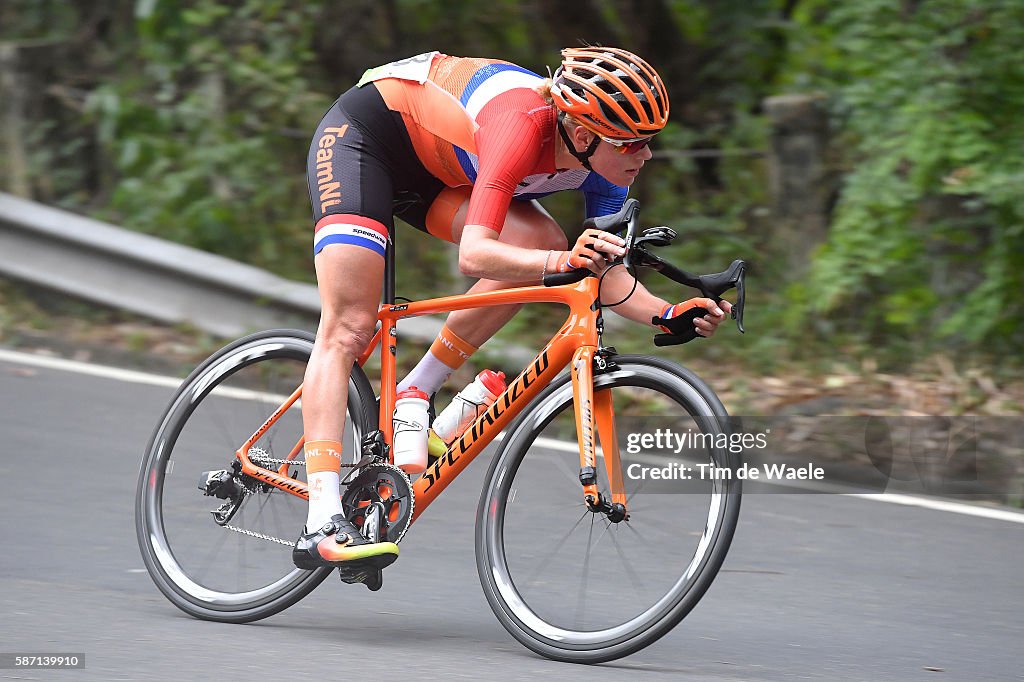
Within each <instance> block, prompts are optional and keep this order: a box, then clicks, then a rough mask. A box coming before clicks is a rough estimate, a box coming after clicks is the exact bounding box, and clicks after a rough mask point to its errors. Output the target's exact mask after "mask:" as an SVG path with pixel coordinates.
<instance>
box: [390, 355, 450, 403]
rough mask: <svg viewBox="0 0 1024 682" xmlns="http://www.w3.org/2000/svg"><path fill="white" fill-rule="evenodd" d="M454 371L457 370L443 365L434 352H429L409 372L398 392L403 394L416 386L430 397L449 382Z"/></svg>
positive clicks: (399, 385)
mask: <svg viewBox="0 0 1024 682" xmlns="http://www.w3.org/2000/svg"><path fill="white" fill-rule="evenodd" d="M454 371H455V368H453V367H449V366H448V365H446V364H445V363H443V362H442V361H441V360H440V359H439V358H438V357H437V356H436V355H434V353H433V351H427V354H426V355H424V356H423V358H422V359H421V360H420V361H419V362H418V363H416V366H415V367H414V368H413V370H412V371H411V372H409V375H408V376H407V377H405V378H404V379H402V382H401V383H400V384H398V389H397V390H398V392H401V391H404V390H405V389H407V388H409V387H410V386H415V387H416V388H418V389H420V390H421V391H423V392H424V393H426V394H427V395H430V394H431V393H436V392H437V389H439V388H441V387H442V386H444V382H446V381H448V379H449V377H451V375H452V372H454Z"/></svg>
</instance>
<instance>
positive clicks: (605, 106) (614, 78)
mask: <svg viewBox="0 0 1024 682" xmlns="http://www.w3.org/2000/svg"><path fill="white" fill-rule="evenodd" d="M551 98H552V100H553V101H554V104H555V107H557V108H558V110H559V111H561V112H563V113H566V114H569V115H571V116H572V117H573V118H575V119H576V120H577V121H579V122H580V123H581V124H582V125H583V126H584V127H586V128H588V129H590V131H591V132H594V133H597V134H598V135H601V136H603V137H607V138H610V139H613V140H635V139H638V138H643V137H649V136H651V135H654V134H656V133H659V132H661V129H662V128H664V127H665V124H666V123H667V122H668V93H667V92H666V91H665V84H664V82H662V80H661V77H660V76H659V75H658V72H657V71H655V70H654V69H653V68H651V65H650V64H648V63H647V62H645V61H644V60H643V59H640V57H637V56H636V55H635V54H633V53H632V52H627V51H626V50H620V49H618V48H614V47H601V46H590V47H570V48H566V49H564V50H562V65H561V66H560V67H558V71H556V72H555V75H554V76H553V77H552V83H551Z"/></svg>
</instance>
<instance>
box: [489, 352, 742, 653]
mask: <svg viewBox="0 0 1024 682" xmlns="http://www.w3.org/2000/svg"><path fill="white" fill-rule="evenodd" d="M614 363H615V365H616V366H615V367H614V368H609V370H607V371H604V372H599V373H597V374H596V375H595V378H594V385H595V391H603V390H612V391H615V390H616V389H621V390H620V391H619V393H624V392H626V391H627V390H628V391H636V390H642V391H643V392H644V395H645V396H646V392H648V391H650V392H653V393H659V394H662V395H664V396H665V397H666V398H667V399H671V401H672V402H673V403H674V404H676V405H678V406H679V407H680V408H682V410H683V411H685V412H686V413H687V414H688V415H689V416H690V417H691V418H693V420H694V421H695V423H697V424H698V425H699V428H701V429H702V430H703V432H705V433H711V432H717V433H727V432H728V429H729V422H728V419H727V417H728V415H727V413H726V410H725V408H724V406H723V405H722V403H721V401H720V400H719V399H718V398H717V397H716V396H715V394H714V392H713V391H712V390H711V389H710V387H708V386H707V384H705V383H704V382H703V381H702V380H701V379H700V378H699V377H697V376H696V375H695V374H693V373H692V372H690V371H689V370H686V369H684V368H682V367H680V366H678V365H676V364H674V363H671V362H667V361H665V360H661V359H657V358H651V357H647V356H618V357H616V358H614ZM636 387H640V389H637V388H636ZM615 395H616V394H615V393H613V397H614V396H615ZM615 400H616V401H617V400H618V399H617V398H615ZM572 405H573V400H572V386H571V383H570V377H569V376H568V375H566V376H563V377H561V378H560V379H559V380H557V381H556V382H555V383H553V384H552V385H551V386H549V387H548V388H547V389H545V391H543V392H542V393H541V394H540V395H539V396H538V397H537V398H536V399H535V401H534V402H533V403H532V404H531V405H530V406H529V407H528V408H527V411H526V412H525V413H523V414H522V415H520V416H519V417H518V418H517V420H516V421H515V422H514V423H513V424H512V425H511V426H510V427H509V428H508V430H507V432H506V434H507V435H506V437H505V439H504V440H503V442H502V444H501V446H500V448H499V451H498V453H497V455H496V456H495V458H494V460H493V462H492V463H491V466H490V469H489V471H488V474H487V476H486V478H485V485H484V489H483V491H482V493H481V496H480V504H479V508H478V515H477V525H476V558H477V571H478V574H479V577H480V582H481V586H482V587H483V591H484V594H485V596H486V598H487V601H488V604H489V605H490V607H491V609H492V610H493V611H494V613H495V615H496V616H497V617H498V620H499V621H500V622H501V624H502V625H503V626H504V627H505V629H506V630H508V632H509V633H510V634H511V635H512V636H513V637H514V638H515V639H516V640H518V641H519V642H520V643H522V644H523V645H525V646H526V647H527V648H529V649H530V650H532V651H534V652H536V653H538V654H540V655H542V656H545V657H547V658H551V659H554V660H558V661H564V662H573V663H601V662H605V661H610V660H614V659H617V658H621V657H623V656H628V655H630V654H633V653H635V652H637V651H639V650H640V649H642V648H644V647H646V646H648V645H650V644H651V643H653V642H655V641H656V640H658V639H659V638H661V637H662V636H664V635H665V634H667V633H668V632H669V631H671V630H672V628H674V627H675V626H676V625H677V624H678V623H679V622H680V621H681V620H682V619H683V618H684V617H685V616H686V615H687V614H688V613H689V612H690V610H691V609H693V607H694V606H695V605H696V604H697V602H698V601H699V600H700V599H701V597H703V595H704V594H705V592H706V591H707V589H708V588H709V587H710V585H711V583H712V581H713V580H714V578H715V576H716V575H717V573H718V570H719V568H720V567H721V565H722V563H723V561H724V560H725V556H726V554H727V552H728V549H729V545H730V543H731V541H732V536H733V533H734V532H735V529H736V523H737V520H738V517H739V508H740V494H741V485H740V481H739V480H738V479H736V478H733V479H731V480H727V481H717V482H712V483H710V484H708V485H709V490H710V491H711V492H710V493H709V496H708V499H709V500H710V504H709V506H708V516H707V518H706V520H705V527H704V529H703V531H702V534H701V536H700V540H699V541H697V547H696V550H695V551H694V554H693V556H692V558H691V559H690V560H689V561H687V560H686V557H685V556H682V557H681V560H680V563H679V565H682V566H685V571H684V572H683V573H682V574H680V577H679V578H678V579H677V580H675V582H671V580H672V578H671V577H670V578H669V579H668V581H667V582H665V584H668V585H670V587H669V588H668V589H667V591H666V592H665V594H664V595H662V597H661V598H656V597H655V598H654V601H653V602H652V603H651V605H650V606H648V607H647V608H646V609H645V610H643V611H641V612H639V613H637V614H636V615H635V616H634V617H632V618H629V617H627V620H625V621H623V622H622V623H619V624H617V625H612V626H610V627H605V626H603V625H601V626H597V629H573V628H572V627H567V626H565V625H562V624H561V623H556V622H554V621H556V620H558V621H561V620H564V619H565V618H567V617H568V615H567V614H566V613H565V612H566V611H567V609H565V608H563V606H562V601H563V600H562V599H561V598H562V597H563V596H564V597H565V599H566V600H568V599H569V598H571V595H572V594H573V593H574V590H573V589H572V588H574V587H576V586H575V585H566V583H567V582H568V579H569V578H570V576H573V575H575V573H574V572H573V570H571V569H570V568H567V566H568V564H569V563H571V561H572V560H573V557H572V556H570V557H569V558H568V560H565V559H563V558H559V559H557V560H558V561H560V562H562V564H561V566H560V568H561V569H562V570H550V571H548V572H546V573H545V572H543V570H542V569H541V568H540V567H539V564H541V563H544V562H549V561H552V557H554V554H550V555H544V554H543V553H542V552H541V551H540V550H538V551H537V552H536V553H535V552H534V551H533V547H534V544H536V545H540V544H541V541H540V538H541V536H543V535H544V534H545V530H546V529H547V528H548V526H549V524H550V525H552V526H553V525H554V521H553V519H554V517H555V514H554V511H553V509H552V508H551V505H547V502H548V499H547V492H546V491H545V490H540V491H539V492H537V493H531V492H530V491H529V489H527V488H525V487H524V483H525V482H524V481H521V482H520V484H517V483H516V477H517V474H520V473H522V471H523V469H524V466H523V465H524V462H528V461H529V459H530V458H528V457H527V456H528V455H529V454H530V452H531V451H533V450H535V449H536V451H537V452H538V453H540V454H537V455H536V456H535V457H534V459H535V460H536V461H537V462H540V463H541V464H536V465H533V466H541V465H542V464H543V462H544V458H545V457H550V455H549V454H544V453H543V452H542V451H541V450H542V449H541V448H540V447H537V448H535V447H534V446H535V441H536V439H537V438H538V436H539V435H540V434H541V433H543V432H545V429H546V428H547V427H548V426H549V425H550V424H552V423H553V420H555V418H556V416H558V415H560V414H563V413H566V412H567V413H568V414H569V416H570V417H571V413H572V411H573V410H572ZM623 419H625V418H620V416H619V415H618V413H617V414H616V422H617V424H619V422H621V421H622V420H623ZM566 421H567V422H571V419H570V418H567V419H566ZM617 428H620V429H621V425H618V427H617ZM572 430H573V431H575V426H574V424H573V426H572ZM573 440H575V435H574V434H573ZM573 445H575V443H573ZM566 450H567V453H566V455H565V456H566V457H567V458H569V460H567V461H571V460H572V459H573V458H575V469H574V470H573V471H567V473H568V474H569V477H568V478H569V480H568V481H566V483H565V489H564V491H563V492H567V493H569V494H572V493H571V492H570V490H571V489H572V488H573V481H572V480H571V479H572V478H575V482H574V484H575V486H574V487H575V495H576V496H577V499H579V504H580V507H579V508H577V509H576V510H575V511H574V512H573V515H575V513H578V512H579V511H580V509H583V512H584V518H585V517H586V515H587V514H588V513H589V512H588V511H587V510H586V508H585V507H584V506H583V505H582V499H581V498H582V490H581V487H580V484H579V480H578V474H579V460H578V454H575V453H573V452H569V451H570V450H572V448H566ZM708 454H709V456H710V458H711V460H712V463H714V464H715V465H716V466H728V467H734V466H735V465H736V464H737V460H738V456H737V455H735V454H733V453H731V452H730V451H729V448H720V447H716V448H712V449H709V450H708ZM563 464H564V462H563ZM543 465H544V466H547V465H546V464H543ZM565 468H566V467H565V466H563V469H565ZM597 468H598V470H599V471H601V470H602V469H603V467H602V466H601V465H600V464H599V466H598V467H597ZM544 471H547V469H545V470H544ZM602 473H603V472H602ZM552 478H553V479H558V478H559V477H558V476H557V475H556V476H553V477H552V476H538V477H535V478H534V479H533V480H532V481H530V486H532V488H537V489H541V488H546V487H547V486H548V485H549V483H548V481H549V480H550V479H552ZM538 481H543V483H542V484H541V485H538ZM517 492H518V493H524V495H520V500H517V501H516V502H515V504H513V503H512V502H511V500H515V499H516V493H517ZM603 492H604V494H606V495H607V488H605V489H604V490H603ZM531 495H532V497H530V496H531ZM524 496H525V497H527V499H525V500H523V499H522V498H523V497H524ZM677 497H680V498H681V497H682V496H677ZM651 499H654V498H653V497H652V498H651ZM658 499H659V502H660V503H664V502H665V501H667V500H669V499H670V498H658ZM682 504H685V505H687V506H697V507H698V508H699V507H700V506H701V504H702V503H701V500H700V499H696V501H695V500H694V499H687V500H684V501H683V502H682ZM517 505H518V506H519V509H520V511H518V512H516V513H517V514H518V515H520V516H522V515H525V517H524V518H527V519H537V521H538V524H537V525H538V526H539V528H536V529H534V528H532V527H531V528H529V529H528V530H526V531H524V532H522V533H519V534H518V536H516V535H515V534H514V532H513V531H510V530H508V529H507V528H506V526H507V525H508V524H509V517H511V516H512V509H513V508H514V507H515V506H517ZM552 505H553V503H552ZM590 516H591V519H592V520H591V524H593V523H594V521H593V518H594V515H593V514H590ZM631 516H634V517H635V516H636V514H635V513H634V512H633V511H632V509H631ZM634 520H635V518H634ZM579 524H580V521H577V525H579ZM619 525H622V524H619ZM610 527H611V525H610V524H609V528H610ZM592 528H593V526H592ZM644 528H645V531H646V530H647V529H648V528H649V527H648V526H645V527H644ZM574 530H575V527H574V528H573V529H571V530H570V535H566V536H564V537H562V538H561V539H560V540H558V541H557V542H556V543H555V544H554V545H553V550H552V552H553V553H558V554H564V553H565V552H570V554H571V550H566V549H563V548H564V547H569V546H571V545H572V544H573V543H572V542H571V541H570V539H569V538H570V536H571V533H572V532H573V531H574ZM606 530H608V529H607V528H606ZM603 537H604V536H603V535H602V536H601V538H599V539H598V544H599V543H600V540H601V539H602V538H603ZM618 537H625V538H629V537H630V536H629V535H628V534H626V535H624V536H618ZM521 540H522V541H523V550H519V549H512V548H511V547H510V545H514V544H515V543H516V542H519V541H521ZM614 542H615V545H616V548H617V549H618V548H619V543H618V540H615V541H614ZM531 543H534V544H531ZM673 544H676V543H673ZM519 551H524V552H526V553H527V554H526V555H524V557H523V558H522V559H521V560H520V561H518V562H517V563H518V564H520V565H522V566H524V567H529V568H527V569H524V571H522V572H517V569H511V568H510V562H512V561H513V560H514V559H515V557H513V556H512V553H513V552H519ZM591 551H592V549H591V547H590V540H589V539H588V548H587V552H586V556H585V557H584V558H583V571H582V577H583V580H584V581H586V579H587V575H588V571H593V570H594V569H593V568H592V567H589V562H590V560H591ZM683 554H684V555H685V552H683ZM620 559H621V561H622V563H623V564H624V565H625V568H626V569H627V572H628V575H627V576H626V578H627V581H624V582H621V583H616V580H619V579H621V576H620V578H618V579H617V578H611V579H608V580H606V581H605V582H606V583H616V585H615V587H620V586H621V587H623V588H625V585H626V583H627V582H630V580H632V579H633V578H636V579H637V580H638V581H639V580H640V577H641V576H640V573H639V572H636V571H635V570H634V569H631V568H630V566H629V564H628V563H627V561H626V559H627V557H624V556H623V557H620ZM614 563H615V561H614V559H613V560H612V561H610V562H604V563H602V562H600V561H599V562H598V564H597V566H598V567H599V568H600V569H601V570H611V569H612V568H613V567H612V564H614ZM652 563H653V562H652ZM606 564H607V565H606ZM643 568H645V569H646V568H648V567H647V566H646V565H645V566H643ZM527 570H529V571H531V572H533V573H534V574H536V572H537V571H539V570H540V571H542V572H541V574H540V582H541V587H539V588H537V590H538V596H536V597H534V596H532V595H527V594H526V592H527V590H528V589H529V588H530V585H529V584H528V583H529V581H523V580H522V579H521V575H522V573H524V572H526V571H527ZM513 573H515V575H513ZM672 575H674V574H672ZM644 579H646V575H644ZM601 587H602V589H606V591H607V588H608V587H609V585H607V584H606V585H602V586H601ZM591 589H592V588H586V586H585V585H583V584H581V585H580V586H579V589H578V590H577V591H576V599H577V602H578V603H577V608H579V605H580V604H582V605H583V606H584V607H585V606H587V605H588V604H589V603H590V602H591ZM634 589H636V587H635V585H634ZM606 597H607V595H606ZM531 599H532V601H531ZM608 601H609V602H611V601H618V600H613V599H608ZM549 602H550V603H549ZM623 603H625V602H623ZM626 608H627V609H628V608H632V607H626ZM542 612H543V613H542ZM600 615H603V614H600Z"/></svg>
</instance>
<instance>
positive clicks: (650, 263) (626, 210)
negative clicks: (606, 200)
mask: <svg viewBox="0 0 1024 682" xmlns="http://www.w3.org/2000/svg"><path fill="white" fill-rule="evenodd" d="M639 212H640V204H639V202H638V201H637V200H636V199H627V200H626V203H625V204H623V206H622V209H621V210H619V212H618V213H615V214H614V215H607V216H601V217H599V218H588V219H587V220H585V221H584V222H583V227H584V228H595V229H598V230H603V231H605V232H616V233H619V234H620V236H623V238H624V240H625V242H626V243H625V248H626V254H625V255H624V256H623V257H622V259H621V261H622V263H623V265H625V267H626V269H627V270H630V271H635V269H636V268H651V269H652V270H655V271H656V272H660V273H661V274H662V275H664V276H665V277H668V278H669V279H671V280H672V281H674V282H678V283H680V284H685V285H686V286H688V287H693V288H694V289H697V290H698V291H700V293H701V295H702V296H704V297H705V298H710V299H711V300H713V301H714V302H715V303H721V301H722V295H723V294H724V293H725V292H727V291H729V290H730V289H732V288H735V289H736V302H735V303H734V304H733V306H732V319H734V320H736V327H737V328H738V329H739V330H740V333H741V334H742V333H745V331H746V330H745V329H744V328H743V308H744V306H745V304H746V273H747V263H746V261H743V260H740V259H737V260H734V261H733V262H732V264H730V265H729V267H728V268H726V269H725V270H723V271H721V272H716V273H711V274H707V275H694V274H691V273H689V272H686V271H685V270H682V269H680V268H678V267H676V266H675V265H673V264H672V263H669V262H668V261H666V260H664V259H662V258H659V257H658V256H655V255H654V254H653V253H651V252H650V251H648V250H647V249H648V247H659V246H668V245H669V244H670V243H672V240H673V239H675V237H676V233H675V231H674V230H672V229H670V228H668V227H651V228H648V229H646V230H644V231H643V232H641V233H640V234H637V230H638V220H637V218H638V214H639ZM623 229H624V231H625V235H622V234H621V232H622V231H623ZM592 274H593V273H591V272H590V270H588V269H586V268H576V269H574V270H570V271H568V272H559V273H553V274H550V275H546V276H545V277H544V286H548V287H550V286H559V285H564V284H574V283H576V282H579V281H580V280H582V279H583V278H585V277H588V276H590V275H592ZM703 310H704V309H703V308H691V309H690V310H688V311H685V312H684V315H687V316H688V317H690V318H696V317H698V316H701V315H703V314H704V312H703ZM659 320H661V318H654V319H653V320H652V322H653V323H654V324H658V323H659ZM661 321H663V320H661ZM697 337H698V335H697V334H696V333H694V334H692V335H677V334H658V335H656V336H655V337H654V343H655V345H657V346H671V345H676V344H680V343H686V342H687V341H690V340H692V339H694V338H697Z"/></svg>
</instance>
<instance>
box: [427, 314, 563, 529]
mask: <svg viewBox="0 0 1024 682" xmlns="http://www.w3.org/2000/svg"><path fill="white" fill-rule="evenodd" d="M579 342H580V337H579V336H578V335H576V334H569V335H566V336H559V337H557V338H556V339H554V340H553V341H552V342H551V343H549V344H548V345H547V347H546V348H544V350H542V351H541V352H540V354H539V355H537V357H536V358H535V359H534V361H533V362H531V363H530V364H529V365H528V366H527V368H526V369H525V370H523V372H522V373H521V374H520V375H519V376H518V377H516V378H515V380H514V381H512V383H510V384H509V386H508V388H507V389H506V390H505V392H504V393H502V394H501V395H500V396H498V399H497V400H495V401H494V404H492V405H491V406H490V407H489V408H487V411H486V412H484V413H483V414H481V415H480V417H479V418H478V419H477V420H476V422H474V423H473V424H472V425H471V426H470V427H469V428H468V429H466V432H465V433H464V434H462V437H461V438H459V439H458V440H456V441H455V442H454V443H452V444H451V446H450V447H449V448H448V452H446V453H445V454H444V455H442V456H441V457H439V458H438V460H437V461H436V462H434V464H433V465H431V466H429V467H427V470H426V471H424V472H423V475H422V476H421V477H420V478H419V479H417V481H416V483H414V484H413V493H414V495H415V499H416V514H417V515H416V516H415V517H413V522H415V521H416V518H418V516H419V514H421V513H422V512H423V510H425V509H426V508H427V507H428V506H429V505H430V503H431V502H433V501H434V498H436V497H437V496H438V495H440V494H441V493H442V492H443V491H444V489H445V488H447V487H448V484H449V483H451V482H452V481H453V480H455V477H456V476H458V475H459V474H460V473H462V471H463V470H464V469H465V468H466V467H467V466H469V463H470V462H472V461H473V459H474V458H476V456H477V455H478V454H480V453H481V452H482V451H483V450H484V448H486V447H487V446H488V444H490V442H491V441H492V440H493V439H494V437H495V436H496V435H498V433H500V432H501V430H502V429H504V428H505V427H506V426H508V425H509V423H510V422H511V421H512V420H513V419H514V418H515V417H516V415H518V414H519V413H520V412H521V411H522V410H523V408H524V407H527V406H528V405H529V404H530V402H531V401H532V400H533V399H534V398H535V397H537V394H539V393H540V392H541V391H542V390H543V389H544V387H545V386H547V385H548V384H549V383H551V380H552V379H554V378H555V377H556V376H557V375H558V373H559V372H560V371H561V370H562V368H563V367H565V366H566V365H567V364H569V360H570V359H571V358H572V354H573V351H574V350H575V349H576V348H577V347H578V346H579Z"/></svg>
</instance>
